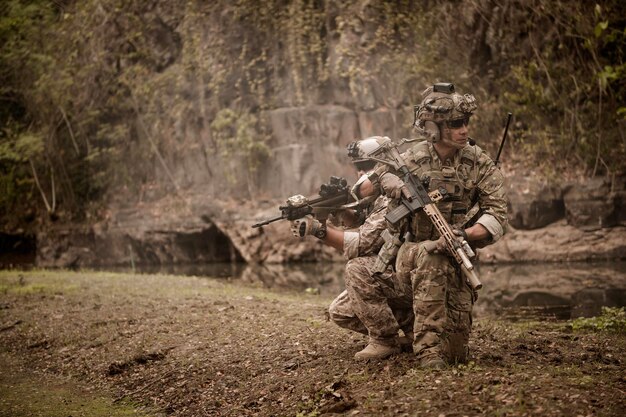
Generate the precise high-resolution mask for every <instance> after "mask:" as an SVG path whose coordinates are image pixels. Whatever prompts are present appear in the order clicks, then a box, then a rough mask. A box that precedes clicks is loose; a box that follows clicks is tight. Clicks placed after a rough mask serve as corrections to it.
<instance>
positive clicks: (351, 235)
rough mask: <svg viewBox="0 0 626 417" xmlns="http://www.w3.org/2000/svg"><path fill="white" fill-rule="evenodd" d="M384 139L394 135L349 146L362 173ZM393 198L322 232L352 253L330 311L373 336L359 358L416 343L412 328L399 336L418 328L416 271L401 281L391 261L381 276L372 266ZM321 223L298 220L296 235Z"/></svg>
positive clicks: (369, 166)
mask: <svg viewBox="0 0 626 417" xmlns="http://www.w3.org/2000/svg"><path fill="white" fill-rule="evenodd" d="M382 141H390V139H389V138H383V137H380V136H378V137H373V138H368V139H364V140H362V141H359V142H354V143H353V144H351V146H349V148H348V149H349V155H350V156H351V157H352V158H353V163H354V164H355V166H356V167H357V170H358V171H359V174H360V175H361V174H366V173H367V172H368V171H371V169H372V168H373V167H374V166H375V162H374V161H371V160H368V159H364V158H363V156H364V155H365V154H366V153H368V152H371V151H372V150H374V149H376V148H378V146H379V143H381V142H382ZM365 179H367V176H366V175H361V179H360V180H359V181H358V182H357V184H356V185H355V187H353V194H354V197H355V199H357V200H359V199H360V198H362V197H363V196H362V195H361V193H359V191H360V190H359V189H360V186H361V182H362V181H363V180H365ZM387 203H388V199H387V197H385V196H382V195H381V196H378V197H377V198H376V199H375V201H374V202H373V203H372V204H371V205H370V207H369V210H368V215H367V217H366V218H365V220H364V222H362V224H361V225H360V226H359V227H358V228H357V229H352V230H342V229H339V228H336V227H333V226H330V225H327V232H326V236H325V237H323V238H322V240H323V242H324V243H326V244H328V245H330V246H332V247H334V248H336V249H338V250H340V251H342V252H343V253H344V255H345V256H346V258H347V259H348V263H347V265H346V269H345V275H344V280H345V286H346V290H345V291H343V292H342V293H341V294H340V295H339V296H338V297H337V298H336V299H335V300H334V301H333V302H332V303H331V305H330V307H329V315H330V318H331V320H333V321H334V322H335V323H336V324H337V325H339V326H341V327H344V328H346V329H350V330H353V331H356V332H359V333H363V334H366V335H368V336H369V343H368V345H367V346H366V347H365V349H363V350H361V351H360V352H357V353H356V354H355V358H356V359H359V360H367V359H383V358H386V357H388V356H390V355H393V354H395V353H398V352H400V350H401V346H400V345H401V344H403V343H404V344H405V345H407V344H408V346H409V347H410V343H411V340H412V336H410V337H409V338H407V337H406V334H405V335H404V336H402V335H400V337H399V330H400V329H402V330H403V331H404V332H405V333H408V334H410V332H411V331H412V328H413V311H412V302H411V284H410V277H409V276H408V275H405V276H404V278H405V279H404V280H403V281H399V280H398V279H397V276H396V274H394V273H393V270H392V268H391V267H389V268H387V269H386V270H385V271H384V272H383V273H382V274H377V275H376V276H374V274H373V272H372V267H373V265H374V263H375V261H376V256H377V253H378V251H379V249H380V248H381V246H382V244H383V239H382V237H381V233H382V232H383V231H384V230H385V229H386V228H387V224H386V221H385V217H384V216H385V213H386V208H387ZM357 225H358V224H357ZM353 226H356V225H353ZM319 227H321V225H320V224H319V222H317V220H315V219H314V218H312V217H311V216H306V217H305V218H303V219H298V220H295V221H293V222H292V229H293V231H294V235H295V236H298V237H303V236H305V235H307V234H312V235H315V232H316V231H317V230H318V228H319Z"/></svg>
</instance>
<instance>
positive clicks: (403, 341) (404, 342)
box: [397, 332, 413, 352]
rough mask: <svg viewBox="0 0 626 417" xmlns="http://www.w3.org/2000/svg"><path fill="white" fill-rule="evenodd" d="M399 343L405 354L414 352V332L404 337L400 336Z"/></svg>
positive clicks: (406, 333) (407, 333)
mask: <svg viewBox="0 0 626 417" xmlns="http://www.w3.org/2000/svg"><path fill="white" fill-rule="evenodd" d="M397 341H398V345H399V346H400V349H401V350H402V351H403V352H413V332H410V333H409V332H405V334H404V336H398V338H397Z"/></svg>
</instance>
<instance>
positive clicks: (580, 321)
mask: <svg viewBox="0 0 626 417" xmlns="http://www.w3.org/2000/svg"><path fill="white" fill-rule="evenodd" d="M568 325H569V326H570V327H571V329H572V330H573V331H580V330H591V331H594V332H616V333H626V311H625V310H624V307H619V308H618V307H602V314H600V315H599V316H597V317H589V318H585V317H580V318H577V319H574V320H571V321H570V322H569V323H568Z"/></svg>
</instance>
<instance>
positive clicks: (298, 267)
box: [122, 262, 626, 319]
mask: <svg viewBox="0 0 626 417" xmlns="http://www.w3.org/2000/svg"><path fill="white" fill-rule="evenodd" d="M343 268H344V264H343V263H298V264H285V265H283V264H261V265H247V264H230V263H228V264H194V265H169V266H167V265H159V266H139V267H137V270H138V272H145V273H169V274H179V275H195V276H200V277H213V278H221V279H228V280H231V281H233V282H241V283H244V284H246V285H256V286H262V287H264V288H269V289H273V290H277V291H296V292H301V291H307V292H309V293H319V294H322V295H324V296H329V297H332V296H334V295H336V294H339V293H340V292H341V291H342V290H343ZM122 270H124V271H126V272H130V271H129V270H128V268H126V269H122ZM479 273H480V277H481V281H482V282H483V284H484V288H483V289H482V291H481V294H480V298H479V300H478V302H477V304H476V307H475V310H474V311H475V314H476V316H478V317H481V316H483V317H484V316H488V315H498V316H504V317H507V318H510V319H529V318H533V319H537V318H540V319H549V318H555V319H569V318H573V317H581V316H592V315H597V314H599V313H600V309H601V307H602V306H626V262H603V263H563V264H554V263H548V264H512V265H482V266H481V267H480V268H479Z"/></svg>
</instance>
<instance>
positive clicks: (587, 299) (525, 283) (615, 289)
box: [476, 262, 626, 319]
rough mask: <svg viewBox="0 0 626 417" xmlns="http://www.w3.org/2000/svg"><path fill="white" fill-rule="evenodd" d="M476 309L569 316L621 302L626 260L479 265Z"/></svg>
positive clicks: (591, 312)
mask: <svg viewBox="0 0 626 417" xmlns="http://www.w3.org/2000/svg"><path fill="white" fill-rule="evenodd" d="M480 276H481V280H482V282H483V284H484V286H485V287H484V289H483V291H482V294H481V297H480V299H479V302H478V303H477V306H476V310H477V313H478V314H494V313H495V314H498V315H504V316H508V317H510V318H525V317H527V316H531V317H535V318H536V317H538V316H543V317H554V318H558V319H569V318H574V317H589V316H592V315H597V314H599V313H600V311H601V307H602V306H609V307H622V306H625V305H626V262H610V263H608V262H602V263H563V264H514V265H489V266H485V265H483V266H482V267H481V268H480Z"/></svg>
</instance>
